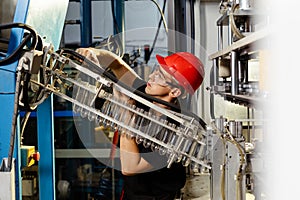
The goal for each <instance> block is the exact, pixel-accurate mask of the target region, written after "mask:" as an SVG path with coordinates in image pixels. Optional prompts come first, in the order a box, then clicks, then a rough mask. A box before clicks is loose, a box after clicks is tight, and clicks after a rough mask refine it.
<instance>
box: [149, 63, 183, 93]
mask: <svg viewBox="0 0 300 200" xmlns="http://www.w3.org/2000/svg"><path fill="white" fill-rule="evenodd" d="M149 78H150V79H151V80H152V81H153V82H155V83H157V84H158V85H160V86H163V87H167V86H171V87H177V88H178V85H177V84H174V83H172V82H171V80H170V81H167V79H168V78H166V75H165V74H164V72H163V71H162V70H161V68H160V65H155V66H154V68H153V70H152V73H151V74H150V75H149Z"/></svg>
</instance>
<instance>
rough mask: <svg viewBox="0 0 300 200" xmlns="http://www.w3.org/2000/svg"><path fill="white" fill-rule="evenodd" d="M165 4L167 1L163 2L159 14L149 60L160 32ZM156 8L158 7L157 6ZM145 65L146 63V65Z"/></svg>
mask: <svg viewBox="0 0 300 200" xmlns="http://www.w3.org/2000/svg"><path fill="white" fill-rule="evenodd" d="M152 2H154V1H152ZM166 2H167V0H164V4H163V10H162V12H160V15H161V17H160V20H159V23H158V27H157V30H156V34H155V38H154V40H153V43H152V47H151V50H150V52H149V58H150V57H151V54H152V52H153V49H154V47H155V44H156V41H157V37H158V34H159V30H160V26H161V23H162V21H163V20H164V13H165V8H166ZM155 3H156V2H155ZM156 5H157V3H156ZM158 7H159V5H158ZM159 10H160V9H159ZM165 27H166V25H165ZM166 32H167V33H168V30H167V29H166ZM146 64H147V63H146Z"/></svg>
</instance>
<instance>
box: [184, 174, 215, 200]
mask: <svg viewBox="0 0 300 200" xmlns="http://www.w3.org/2000/svg"><path fill="white" fill-rule="evenodd" d="M182 192H183V200H210V180H209V174H197V175H193V176H191V177H188V178H187V181H186V184H185V187H184V188H183V189H182Z"/></svg>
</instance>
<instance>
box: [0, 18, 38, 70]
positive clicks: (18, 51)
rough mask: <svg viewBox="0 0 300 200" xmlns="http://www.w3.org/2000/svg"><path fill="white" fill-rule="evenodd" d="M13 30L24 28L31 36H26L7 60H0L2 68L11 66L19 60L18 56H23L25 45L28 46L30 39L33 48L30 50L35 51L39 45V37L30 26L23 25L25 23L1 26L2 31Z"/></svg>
mask: <svg viewBox="0 0 300 200" xmlns="http://www.w3.org/2000/svg"><path fill="white" fill-rule="evenodd" d="M11 28H23V29H25V30H28V31H29V32H30V34H28V35H26V36H25V37H24V39H23V40H22V42H21V43H20V44H19V46H18V47H17V48H16V49H15V50H14V51H13V52H12V53H11V54H10V55H9V56H8V57H6V58H4V59H2V60H0V66H2V65H7V64H10V63H12V62H14V61H16V60H17V59H18V56H20V55H21V51H22V49H23V47H24V46H25V45H27V44H28V42H29V41H30V39H31V38H32V41H31V46H30V49H35V48H36V46H37V44H38V35H37V33H36V31H35V30H34V29H33V28H32V27H31V26H29V25H27V24H23V23H10V24H2V25H0V30H2V29H11Z"/></svg>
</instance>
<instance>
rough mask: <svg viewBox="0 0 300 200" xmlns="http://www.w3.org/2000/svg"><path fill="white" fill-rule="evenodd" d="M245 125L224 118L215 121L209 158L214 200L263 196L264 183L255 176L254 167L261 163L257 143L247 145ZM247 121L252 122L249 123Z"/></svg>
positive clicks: (238, 199)
mask: <svg viewBox="0 0 300 200" xmlns="http://www.w3.org/2000/svg"><path fill="white" fill-rule="evenodd" d="M242 122H243V121H242V120H229V121H228V120H227V119H226V118H223V117H222V116H221V117H220V118H216V119H215V120H214V121H213V122H212V128H213V134H212V137H211V138H210V140H211V141H210V143H212V144H213V145H210V147H211V150H210V156H209V157H210V158H211V163H212V165H211V168H212V169H211V199H213V200H217V199H218V200H219V199H237V200H244V199H246V193H248V194H254V195H255V197H256V198H259V196H260V195H261V194H260V193H261V191H260V188H259V187H260V185H259V184H260V183H259V181H258V179H257V176H259V175H258V173H255V170H256V169H255V170H254V169H253V165H256V164H257V163H258V162H259V159H256V155H255V154H254V153H253V152H254V151H257V149H256V146H255V143H254V142H255V140H253V141H251V142H246V138H245V137H244V135H243V132H242V131H243V126H242V125H243V123H242ZM245 122H247V123H249V120H246V121H245ZM252 124H254V121H253V123H252ZM256 161H258V162H256ZM255 162H256V163H255ZM259 165H260V164H258V165H256V166H259ZM256 166H255V167H256ZM258 168H262V167H261V166H259V167H258ZM258 171H261V169H259V170H258Z"/></svg>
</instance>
